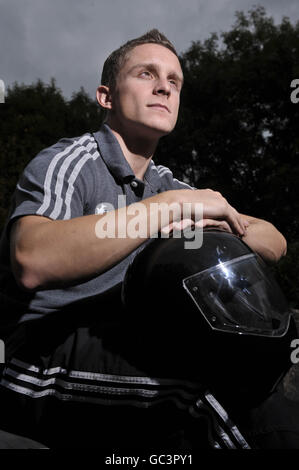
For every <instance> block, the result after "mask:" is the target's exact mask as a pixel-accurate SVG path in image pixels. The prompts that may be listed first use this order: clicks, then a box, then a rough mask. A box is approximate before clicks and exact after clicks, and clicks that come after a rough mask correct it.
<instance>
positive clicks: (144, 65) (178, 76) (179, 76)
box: [129, 62, 184, 84]
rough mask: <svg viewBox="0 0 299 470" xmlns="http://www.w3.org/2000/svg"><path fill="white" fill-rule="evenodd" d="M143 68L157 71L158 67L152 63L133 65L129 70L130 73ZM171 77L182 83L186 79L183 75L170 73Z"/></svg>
mask: <svg viewBox="0 0 299 470" xmlns="http://www.w3.org/2000/svg"><path fill="white" fill-rule="evenodd" d="M143 67H146V68H148V69H151V70H157V68H159V67H157V65H156V64H154V63H152V62H143V63H140V64H135V65H133V67H131V68H130V69H129V73H130V72H133V70H135V69H138V68H143ZM168 76H169V77H172V78H175V79H176V80H178V81H179V82H180V83H182V84H183V83H184V77H183V75H178V74H177V73H176V72H170V73H169V74H168Z"/></svg>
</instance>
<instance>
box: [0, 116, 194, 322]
mask: <svg viewBox="0 0 299 470" xmlns="http://www.w3.org/2000/svg"><path fill="white" fill-rule="evenodd" d="M183 188H190V186H188V185H187V184H185V183H183V182H180V181H178V180H176V179H175V178H174V177H173V174H172V172H171V171H170V170H169V169H168V168H166V167H164V166H161V165H159V166H156V165H155V164H154V162H153V161H151V162H150V165H149V166H148V168H147V171H146V173H145V177H144V181H141V180H139V179H138V178H136V177H135V175H134V173H133V170H132V168H131V167H130V165H129V164H128V162H127V160H126V159H125V157H124V155H123V152H122V150H121V148H120V145H119V143H118V141H117V139H116V138H115V136H114V135H113V133H112V132H111V130H110V128H109V126H108V125H106V124H104V125H103V126H102V127H101V129H100V130H99V131H98V132H96V133H93V134H91V133H87V134H84V135H83V136H81V137H76V138H65V139H61V140H60V141H59V142H57V143H56V144H55V145H53V146H51V147H49V148H46V149H44V150H43V151H41V152H40V153H39V154H38V155H37V156H36V157H35V158H34V159H33V160H31V162H30V163H29V164H28V166H27V167H26V168H25V170H24V172H23V174H22V176H21V178H20V180H19V182H18V184H17V187H16V191H15V194H14V196H13V201H12V209H11V212H10V215H9V218H8V221H7V225H6V228H5V230H4V232H3V235H2V238H1V242H0V295H1V300H2V304H3V303H5V305H6V310H13V312H14V314H15V315H17V321H24V320H28V319H33V318H39V317H40V316H41V315H45V314H49V313H51V312H56V311H59V310H60V309H62V308H64V307H66V306H70V305H71V304H76V303H77V302H78V301H80V300H83V299H85V300H86V299H89V298H90V299H94V298H95V297H96V296H97V295H100V294H101V293H104V292H105V291H107V290H108V289H110V288H112V287H114V286H116V285H117V284H119V283H121V282H122V280H123V278H124V274H125V272H126V269H127V267H128V265H129V263H130V261H131V260H132V258H133V257H134V255H135V253H136V252H133V253H131V254H130V255H129V256H127V257H126V258H125V259H124V260H122V261H121V262H120V263H119V264H117V265H116V266H114V267H113V268H111V269H109V270H108V271H107V272H105V273H103V274H101V275H99V276H97V277H95V278H93V279H91V280H88V281H86V282H82V283H78V284H75V285H73V286H70V287H67V288H60V289H48V290H41V291H37V292H34V293H29V292H24V291H23V290H21V289H20V288H19V287H18V285H17V284H16V282H15V280H14V277H13V275H12V272H11V267H10V259H9V229H10V227H11V224H12V222H13V221H14V220H16V219H17V218H18V217H21V216H24V215H40V216H43V217H48V218H50V219H53V220H57V219H60V220H68V219H71V218H74V217H81V216H84V215H89V214H101V213H104V212H105V211H107V209H108V210H109V209H111V207H114V208H115V209H117V208H118V203H119V201H120V199H119V197H120V196H121V200H122V201H125V204H126V205H129V204H131V203H134V202H137V201H140V200H142V199H145V198H148V197H151V196H153V195H155V194H157V193H160V192H163V191H167V190H170V189H183ZM190 189H191V188H190ZM124 196H125V198H124ZM122 205H123V204H122ZM74 256H75V254H74Z"/></svg>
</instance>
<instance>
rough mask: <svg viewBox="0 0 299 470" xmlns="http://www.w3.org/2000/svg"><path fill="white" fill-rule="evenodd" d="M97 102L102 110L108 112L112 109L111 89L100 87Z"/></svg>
mask: <svg viewBox="0 0 299 470" xmlns="http://www.w3.org/2000/svg"><path fill="white" fill-rule="evenodd" d="M97 100H98V103H99V105H100V106H102V108H104V109H106V110H107V111H108V110H109V109H112V98H111V93H110V90H109V87H107V86H105V85H100V86H99V87H98V88H97Z"/></svg>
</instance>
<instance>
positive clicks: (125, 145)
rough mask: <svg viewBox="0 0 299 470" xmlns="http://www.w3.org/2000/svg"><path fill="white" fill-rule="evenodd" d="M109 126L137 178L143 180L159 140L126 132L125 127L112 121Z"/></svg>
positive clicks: (109, 121)
mask: <svg viewBox="0 0 299 470" xmlns="http://www.w3.org/2000/svg"><path fill="white" fill-rule="evenodd" d="M107 124H108V125H109V127H110V129H111V131H112V132H113V134H114V135H115V137H116V139H117V140H118V143H119V145H120V147H121V149H122V152H123V154H124V156H125V159H126V160H127V162H128V163H129V165H130V166H131V168H132V170H133V171H134V174H135V176H136V177H137V178H139V179H141V180H143V178H144V174H145V172H146V170H147V167H148V166H149V164H150V161H151V159H152V156H153V154H154V152H155V150H156V147H157V144H158V141H159V139H158V138H155V139H152V138H151V139H150V138H148V139H147V138H145V137H144V136H142V135H138V133H137V132H136V133H133V132H132V131H131V132H126V130H125V129H124V128H123V127H120V126H119V125H116V124H115V123H113V122H111V120H108V121H107Z"/></svg>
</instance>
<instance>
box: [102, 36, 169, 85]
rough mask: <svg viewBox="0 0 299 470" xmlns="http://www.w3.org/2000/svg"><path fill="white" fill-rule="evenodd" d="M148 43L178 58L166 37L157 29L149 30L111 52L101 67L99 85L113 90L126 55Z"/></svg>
mask: <svg viewBox="0 0 299 470" xmlns="http://www.w3.org/2000/svg"><path fill="white" fill-rule="evenodd" d="M149 43H150V44H160V45H161V46H164V47H167V49H169V50H171V52H173V53H174V54H175V55H176V56H177V57H178V54H177V52H176V50H175V47H174V46H173V44H172V43H171V42H170V41H169V40H168V39H167V37H166V36H164V34H162V33H160V31H158V30H157V29H151V30H150V31H148V32H147V33H145V34H144V35H143V36H140V37H138V38H135V39H131V40H130V41H128V42H126V43H125V44H124V45H123V46H121V47H119V48H118V49H116V50H115V51H113V52H112V53H111V54H110V55H109V57H107V59H106V60H105V63H104V66H103V71H102V78H101V84H102V85H105V86H108V87H109V88H110V89H111V90H113V89H114V88H115V86H116V80H117V76H118V74H119V71H120V69H121V68H122V66H123V65H124V63H125V61H126V58H127V55H128V53H129V52H130V51H131V50H132V49H134V47H136V46H141V45H142V44H149Z"/></svg>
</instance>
